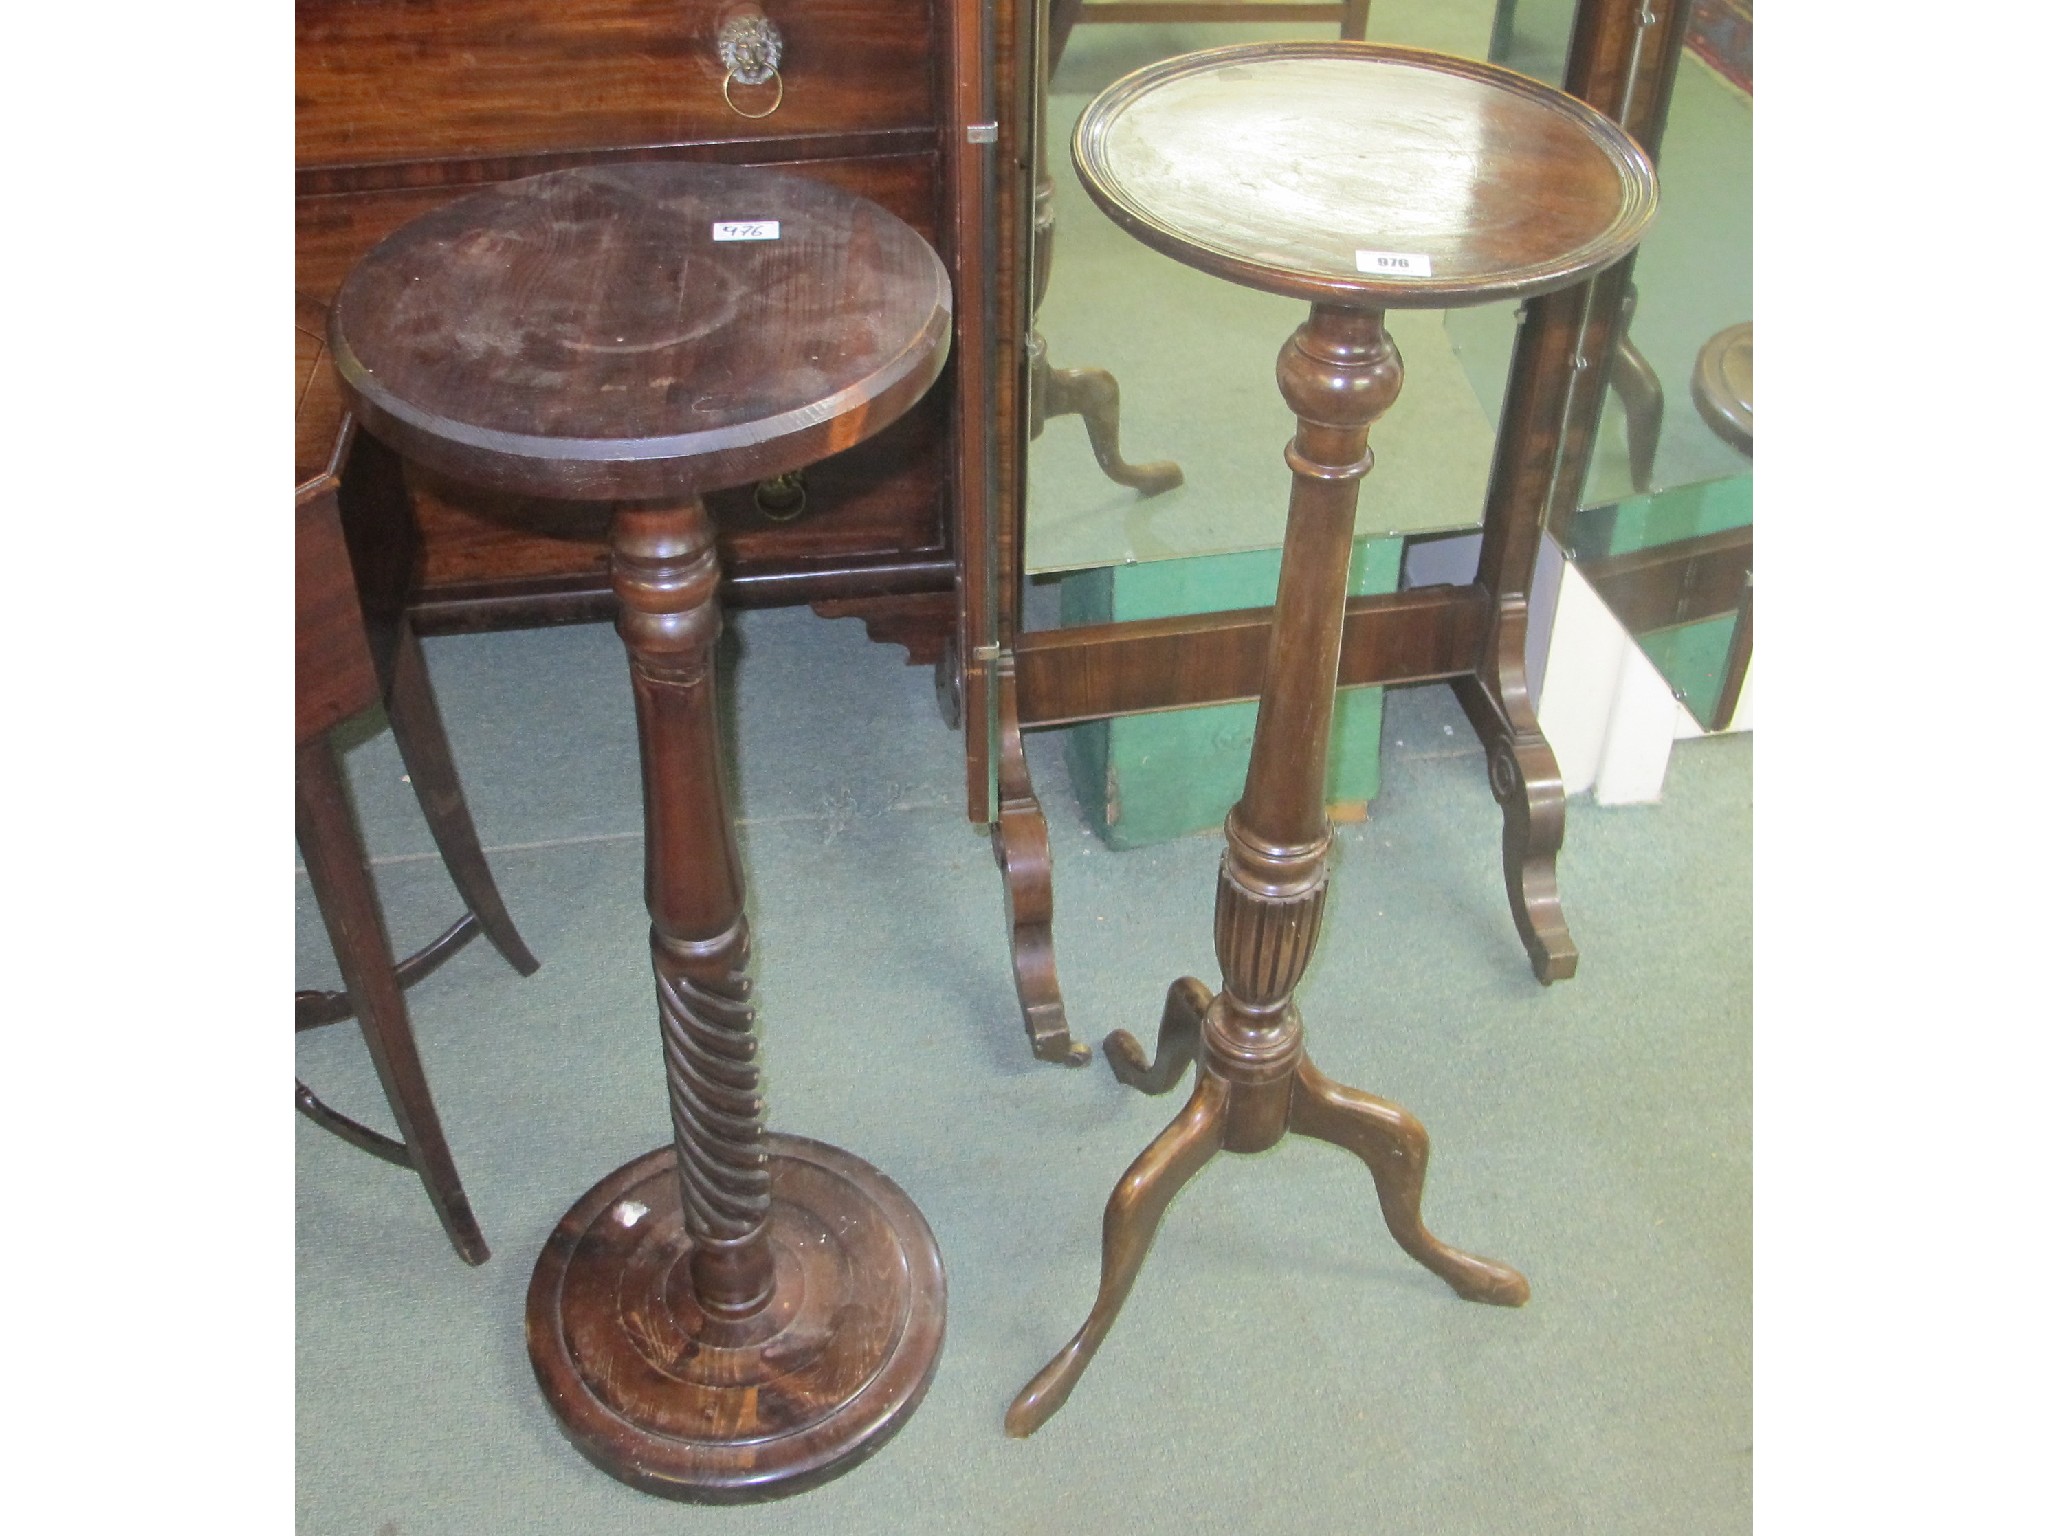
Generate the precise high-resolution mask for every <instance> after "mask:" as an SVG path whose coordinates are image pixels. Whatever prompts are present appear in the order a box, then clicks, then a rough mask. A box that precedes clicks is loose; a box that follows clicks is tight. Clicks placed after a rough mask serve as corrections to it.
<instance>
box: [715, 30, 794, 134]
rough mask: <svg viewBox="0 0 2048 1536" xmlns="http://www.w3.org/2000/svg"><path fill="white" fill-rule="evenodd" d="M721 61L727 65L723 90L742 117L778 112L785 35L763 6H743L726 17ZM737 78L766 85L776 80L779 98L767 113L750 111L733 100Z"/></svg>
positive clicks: (744, 82)
mask: <svg viewBox="0 0 2048 1536" xmlns="http://www.w3.org/2000/svg"><path fill="white" fill-rule="evenodd" d="M718 61H719V63H721V64H723V65H724V66H725V84H724V85H722V86H721V87H719V89H720V90H721V91H722V92H723V93H724V95H725V104H726V105H727V106H728V107H731V108H732V109H733V111H734V112H736V113H738V114H739V115H740V116H741V117H754V118H760V117H773V116H774V115H775V109H776V108H777V107H779V106H781V105H782V34H781V33H780V32H779V31H777V30H776V27H775V23H774V22H772V21H770V20H769V19H768V18H767V17H766V16H765V15H763V14H762V12H761V8H760V7H759V6H755V5H745V6H740V7H738V8H736V9H735V10H734V11H733V12H732V13H731V14H729V15H728V16H727V17H726V20H725V24H724V25H723V26H721V27H720V28H719V29H718ZM735 80H737V81H739V83H740V84H741V85H766V84H767V83H768V82H769V81H770V80H773V81H774V82H775V100H774V101H773V102H771V103H770V104H769V107H768V110H767V111H765V112H749V111H747V110H746V109H745V108H744V107H741V106H738V105H736V104H735V103H734V102H733V99H732V83H733V81H735Z"/></svg>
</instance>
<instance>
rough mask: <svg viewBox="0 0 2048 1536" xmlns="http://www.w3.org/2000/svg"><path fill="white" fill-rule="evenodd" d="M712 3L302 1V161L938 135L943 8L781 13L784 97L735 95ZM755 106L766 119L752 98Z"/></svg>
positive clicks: (832, 5)
mask: <svg viewBox="0 0 2048 1536" xmlns="http://www.w3.org/2000/svg"><path fill="white" fill-rule="evenodd" d="M732 9H734V6H732V5H730V4H714V3H706V0H575V3H574V4H562V3H559V0H463V3H462V4H460V5H450V4H439V5H434V6H432V7H431V8H430V9H429V14H428V15H426V16H424V17H423V16H422V15H421V11H422V7H421V5H420V3H419V0H299V3H298V6H297V46H298V63H299V68H298V99H297V125H298V161H299V163H300V164H301V165H334V164H364V163H371V162H377V161H392V160H416V159H424V158H429V157H457V156H481V155H512V154H519V153H530V152H534V151H541V150H569V149H600V148H608V147H612V146H617V145H629V144H672V143H678V142H684V141H690V140H701V139H746V138H752V137H755V136H759V135H777V136H781V135H789V134H805V133H809V134H819V133H848V132H854V131H860V130H864V129H886V128H902V127H923V126H928V125H929V124H930V123H931V122H932V120H933V117H934V110H933V96H934V91H935V89H936V81H935V78H934V69H933V59H932V56H931V47H930V38H931V18H930V10H929V6H928V5H926V4H902V3H896V4H878V3H874V0H767V4H766V6H765V7H764V9H765V10H766V12H767V14H768V16H769V18H770V20H772V21H773V22H774V24H775V26H776V27H777V29H778V30H779V31H780V32H781V34H782V38H783V45H784V46H783V63H782V71H781V72H782V76H783V87H784V90H783V99H782V104H781V106H780V107H778V108H777V109H776V110H775V112H774V113H773V114H772V115H771V116H768V117H764V118H759V119H754V118H749V117H745V116H742V115H741V113H740V112H739V111H736V110H735V109H734V106H733V105H728V103H727V102H726V100H725V99H724V96H723V94H722V92H721V84H722V82H723V79H724V76H725V67H724V65H723V64H721V63H720V61H719V57H718V50H717V32H718V27H719V24H720V22H721V20H722V19H723V16H724V13H726V12H728V11H730V10H732ZM736 102H737V105H739V106H743V107H745V108H746V109H747V110H748V111H758V110H759V109H760V107H761V106H763V105H765V104H766V103H765V102H763V101H757V100H756V99H755V98H754V97H752V96H744V95H743V96H742V97H741V98H736Z"/></svg>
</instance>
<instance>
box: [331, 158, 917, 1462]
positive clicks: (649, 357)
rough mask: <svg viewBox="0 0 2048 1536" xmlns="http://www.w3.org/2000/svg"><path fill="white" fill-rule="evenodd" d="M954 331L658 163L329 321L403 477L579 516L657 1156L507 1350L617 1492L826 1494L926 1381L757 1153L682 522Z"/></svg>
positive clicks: (520, 195) (693, 168)
mask: <svg viewBox="0 0 2048 1536" xmlns="http://www.w3.org/2000/svg"><path fill="white" fill-rule="evenodd" d="M952 320H953V316H952V305H951V292H950V285H949V283H948V281H947V277H946V272H945V268H944V267H943V265H942V264H941V263H940V261H939V258H938V257H937V255H936V254H935V253H934V252H933V251H932V249H931V247H930V246H929V245H928V244H927V243H926V242H925V241H924V240H923V239H922V238H920V237H919V235H918V234H917V232H916V231H915V230H913V229H912V228H910V227H909V226H908V225H907V224H905V223H904V222H903V221H902V220H900V219H898V218H896V217H894V216H893V215H891V214H890V213H888V212H887V211H885V210H884V209H882V208H881V207H879V206H878V205H876V204H875V203H873V202H870V201H868V200H866V199H864V198H857V197H854V196H852V195H850V194H848V193H846V192H844V191H842V190H840V189H838V188H836V187H833V186H830V185H827V184H825V183H823V182H814V181H809V180H805V179H803V178H800V177H797V176H794V175H790V174H778V173H775V172H771V171H765V170H761V169H758V168H749V167H733V166H716V165H692V164H680V163H673V162H669V163H651V164H650V163H639V164H624V165H615V166H607V167H586V168H581V169H573V170H567V171H559V172H554V173H550V174H546V175H542V176H538V177H535V178H532V179H529V180H524V181H517V182H511V183H506V184H503V185H500V186H497V187H494V188H491V189H487V190H485V191H482V192H478V193H475V194H473V195H472V196H470V197H468V198H465V199H463V200H461V201H459V202H456V203H453V204H450V205H447V206H445V207H442V208H440V209H438V210H436V211H434V212H431V213H428V214H426V215H423V216H422V217H420V218H418V219H416V220H414V221H413V222H412V223H410V224H407V225H406V226H404V227H403V228H402V229H400V230H399V231H398V232H397V233H395V234H394V235H392V236H391V237H389V238H388V239H386V240H385V241H384V242H383V243H381V244H380V245H378V246H377V247H376V248H375V249H374V250H372V251H371V252H370V254H369V255H368V256H367V257H365V258H364V259H363V261H362V262H361V263H360V264H359V265H358V266H357V267H356V269H355V270H354V271H353V272H352V273H351V274H350V276H349V278H348V280H347V282H346V283H345V284H344V286H343V288H342V290H341V293H340V296H339V298H338V299H337V300H336V303H335V310H334V321H333V331H332V335H333V346H334V352H335V357H336V361H337V364H338V366H339V368H340V371H341V376H342V379H343V382H344V384H345V386H346V387H347V389H348V390H349V392H350V395H351V398H352V400H353V402H354V404H355V406H356V409H357V410H358V411H359V413H360V414H361V416H362V418H363V421H364V424H365V425H366V426H367V427H368V428H369V430H371V431H372V432H375V433H376V434H378V435H379V436H380V437H382V438H383V439H384V440H385V441H386V442H388V443H389V444H391V445H392V446H393V447H395V448H396V449H398V450H399V451H400V452H401V453H403V454H404V455H405V456H406V457H407V458H408V459H411V460H413V461H415V462H417V463H420V464H422V465H425V466H428V467H431V468H432V469H434V470H436V471H438V472H439V473H441V474H444V475H446V476H449V477H450V478H451V479H453V480H456V481H460V482H465V483H472V484H477V485H482V486H487V487H490V488H492V489H494V490H498V491H503V492H509V493H513V494H515V495H520V496H530V497H537V498H543V499H588V500H591V501H593V502H598V503H602V504H606V505H609V506H610V507H611V508H612V511H611V580H612V585H613V590H614V592H615V593H616V595H617V598H618V604H619V616H618V628H619V633H620V635H621V637H622V638H623V639H624V641H625V645H626V651H627V655H628V658H629V660H630V663H631V670H632V678H633V693H634V700H635V705H636V709H637V711H638V715H639V722H640V744H641V763H642V773H643V785H644V791H645V796H644V798H645V802H646V817H647V887H646V888H647V904H648V912H649V915H650V916H651V917H652V919H653V927H652V932H651V945H652V953H653V963H654V973H655V982H656V987H655V991H656V997H657V1005H658V1012H659V1015H660V1023H661V1039H662V1050H663V1055H664V1058H665V1061H666V1064H667V1072H668V1088H669V1104H670V1110H671V1116H672V1122H673V1131H674V1136H673V1140H672V1142H671V1144H670V1145H667V1146H664V1147H661V1148H659V1149H657V1150H656V1151H653V1152H650V1153H648V1154H647V1155H645V1156H643V1157H640V1158H636V1159H635V1160H633V1161H632V1162H630V1163H628V1164H626V1165H625V1166H624V1167H622V1168H620V1169H618V1170H617V1171H616V1172H614V1173H612V1174H610V1175H609V1176H607V1177H606V1178H605V1179H603V1180H602V1181H600V1182H599V1183H598V1184H597V1185H596V1186H595V1187H594V1188H593V1189H592V1190H591V1191H590V1192H589V1193H588V1194H586V1195H585V1196H584V1197H583V1198H582V1199H581V1200H580V1201H578V1202H577V1203H576V1205H575V1206H574V1207H573V1208H572V1209H571V1210H570V1211H569V1213H568V1214H567V1215H566V1216H564V1217H563V1219H562V1221H561V1223H560V1225H559V1226H557V1227H556V1229H555V1231H554V1233H553V1235H552V1236H550V1238H549V1239H548V1242H547V1246H546V1248H545V1249H544V1251H543V1252H542V1254H541V1257H540V1260H539V1262H538V1264H537V1265H536V1266H535V1269H534V1275H533V1280H532V1283H531V1286H530V1288H529V1291H528V1296H527V1313H526V1326H527V1344H528V1350H529V1353H530V1355H531V1357H532V1361H533V1366H534V1371H535V1374H536V1376H537V1377H538V1379H539V1382H540V1385H541V1389H542V1392H543V1394H544V1396H545V1397H546V1399H547V1401H548V1404H549V1406H550V1407H551V1408H552V1409H553V1411H554V1413H555V1415H556V1417H557V1418H558V1420H559V1421H560V1422H561V1424H562V1427H563V1429H564V1430H565V1432H566V1433H567V1434H568V1436H569V1437H570V1439H571V1440H572V1441H573V1442H574V1443H575V1444H576V1445H577V1446H578V1448H579V1449H581V1450H582V1451H583V1452H584V1454H585V1455H587V1456H589V1457H590V1458H591V1460H593V1461H594V1462H596V1463H597V1465H599V1466H600V1467H602V1468H604V1469H605V1470H606V1471H608V1472H610V1473H611V1474H612V1475H614V1476H616V1477H618V1478H620V1479H622V1480H623V1481H626V1482H628V1483H631V1484H633V1485H634V1486H636V1487H639V1488H642V1489H646V1490H648V1491H650V1492H654V1493H659V1494H663V1495H667V1496H671V1497H680V1498H695V1499H705V1500H734V1499H747V1498H763V1497H769V1496H772V1495H777V1494H783V1493H789V1492H793V1491H795V1490H796V1489H799V1488H802V1487H806V1486H809V1485H810V1484H812V1483H815V1482H817V1481H820V1480H822V1479H824V1478H827V1477H831V1476H834V1475H836V1474H837V1473H839V1472H842V1471H844V1470H846V1469H847V1468H848V1467H850V1466H851V1465H853V1464H854V1463H855V1462H857V1461H859V1460H860V1459H861V1458H862V1457H864V1456H866V1455H867V1454H869V1453H870V1452H872V1451H873V1450H874V1449H875V1448H876V1447H878V1446H879V1445H880V1444H881V1443H882V1442H883V1441H884V1440H886V1439H887V1438H888V1436H889V1435H890V1434H891V1433H893V1432H894V1431H895V1430H896V1429H897V1428H898V1427H900V1426H901V1424H902V1423H903V1422H904V1420H905V1419H906V1418H907V1417H908V1416H909V1414H910V1413H911V1411H912V1410H913V1409H914V1408H915V1407H916V1405H917V1403H918V1402H919V1401H920V1400H921V1398H922V1397H923V1394H924V1391H925V1388H926V1386H927V1385H928V1383H929V1382H930V1379H931V1374H932V1371H933V1370H934V1369H935V1367H936V1365H937V1362H938V1356H939V1347H940V1342H941V1339H942V1337H943V1334H944V1320H945V1278H944V1273H943V1270H942V1268H941V1266H940V1262H939V1254H938V1249H937V1246H936V1245H935V1244H934V1242H933V1240H932V1236H931V1232H930V1229H929V1228H928V1227H927V1226H926V1225H925V1223H924V1219H923V1217H922V1216H921V1215H919V1213H918V1211H917V1208H916V1207H915V1206H914V1205H912V1204H911V1202H910V1201H909V1199H908V1198H907V1197H906V1196H905V1195H904V1194H903V1193H902V1191H901V1190H899V1189H898V1188H897V1187H896V1186H895V1185H894V1184H892V1183H891V1182H890V1181H889V1180H888V1179H886V1178H885V1177H883V1175H881V1174H880V1173H878V1172H877V1171H875V1170H874V1169H873V1168H871V1167H869V1166H868V1165H867V1164H865V1163H863V1162H861V1161H860V1160H858V1159H857V1158H854V1157H852V1156H850V1155H849V1154H847V1153H845V1152H842V1151H840V1150H839V1149H837V1148H834V1147H828V1146H825V1145H823V1144H821V1143H818V1142H815V1141H809V1140H806V1139H804V1138H802V1137H796V1136H786V1135H774V1134H771V1133H769V1132H768V1131H766V1130H765V1128H764V1123H763V1106H762V1099H761V1095H760V1092H759V1082H760V1073H759V1068H758V1066H757V1064H756V1060H755V1056H756V1037H755V1034H754V1028H753V1019H754V1013H753V1006H752V1003H751V1001H750V991H751V982H750V981H749V979H748V977H747V975H746V959H747V922H746V916H745V905H744V888H743V885H742V880H741V872H740V862H739V855H738V850H737V847H736V845H735V842H734V832H733V827H732V822H731V817H730V813H729V810H728V807H727V801H726V790H725V766H724V760H723V749H722V746H721V742H720V736H719V730H718V717H717V677H716V666H715V648H716V642H717V638H718V634H719V629H720V607H719V597H718V589H719V561H718V553H717V546H716V538H715V534H714V524H713V520H712V517H711V514H710V511H709V509H708V506H707V501H708V499H709V496H710V494H711V493H713V492H716V491H718V490H722V489H724V488H727V487H730V486H734V485H744V484H747V483H749V482H752V481H758V480H762V479H768V478H772V477H776V476H781V475H785V474H788V473H790V472H791V471H794V470H797V469H799V468H802V467H804V466H807V465H812V464H815V463H817V462H819V461H820V460H822V459H825V458H827V457H829V456H831V455H833V454H835V453H839V452H841V451H843V450H845V449H847V448H850V447H852V446H853V445H855V444H857V443H860V442H863V441H866V440H868V439H870V438H873V437H875V436H876V435H877V434H880V433H882V432H884V431H886V430H887V429H888V428H889V426H890V424H891V423H893V422H896V421H898V420H899V419H901V418H902V417H903V416H904V415H905V413H906V412H908V411H909V410H910V409H911V408H912V407H913V406H914V405H915V403H916V402H917V401H918V400H919V399H920V398H921V397H923V396H924V395H925V394H926V392H927V391H928V390H929V389H930V387H931V385H932V383H933V381H934V380H935V379H936V378H937V377H938V376H939V373H940V370H941V368H942V367H943V365H944V363H945V360H946V356H947V351H948V346H949V343H950V339H951V335H952Z"/></svg>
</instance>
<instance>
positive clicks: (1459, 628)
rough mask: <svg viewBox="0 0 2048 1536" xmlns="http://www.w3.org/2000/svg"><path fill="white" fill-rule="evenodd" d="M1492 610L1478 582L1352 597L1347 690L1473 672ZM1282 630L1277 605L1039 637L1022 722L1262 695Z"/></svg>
mask: <svg viewBox="0 0 2048 1536" xmlns="http://www.w3.org/2000/svg"><path fill="white" fill-rule="evenodd" d="M1490 612H1491V604H1490V602H1489V600H1488V597H1487V594H1486V593H1485V592H1484V591H1482V590H1481V589H1479V588H1478V587H1474V586H1462V587H1447V586H1446V587H1422V588H1417V589H1416V590H1414V591H1410V592H1389V593H1380V594H1375V595H1372V596H1366V597H1353V598H1348V599H1346V601H1345V605H1344V638H1343V649H1342V652H1341V655H1340V657H1339V660H1338V664H1337V681H1338V685H1339V686H1340V687H1346V688H1349V687H1356V686H1360V685H1363V684H1379V685H1385V684H1398V683H1420V682H1438V681H1443V680H1445V679H1447V678H1452V677H1456V676H1458V675H1460V674H1461V673H1465V672H1468V671H1470V670H1471V668H1472V665H1473V662H1474V658H1475V657H1476V656H1477V654H1478V651H1479V646H1480V643H1481V641H1482V640H1483V639H1484V638H1485V636H1486V630H1487V623H1488V619H1489V616H1490ZM1272 630H1273V610H1272V609H1270V608H1236V609H1230V610H1226V611H1223V612H1218V613H1205V614H1199V615H1193V616H1188V617H1172V618H1163V619H1119V620H1116V621H1114V622H1111V623H1106V624H1075V625H1069V626H1066V627H1064V628H1061V629H1046V630H1034V631H1032V632H1030V633H1028V634H1024V635H1020V636H1018V638H1017V649H1016V658H1015V659H1016V672H1017V694H1018V701H1017V709H1018V714H1019V716H1020V718H1021V719H1022V720H1023V721H1024V723H1025V724H1027V725H1072V724H1075V723H1077V722H1079V721H1083V720H1103V719H1109V718H1112V717H1114V716H1119V715H1137V714H1147V713H1150V712H1152V711H1155V710H1161V709H1180V708H1185V707H1187V706H1189V705H1198V704H1224V703H1231V702H1237V701H1242V700H1245V699H1255V698H1257V697H1258V696H1259V688H1260V685H1261V683H1262V682H1263V680H1264V678H1265V669H1266V652H1267V649H1268V647H1269V646H1270V644H1271V639H1272Z"/></svg>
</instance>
